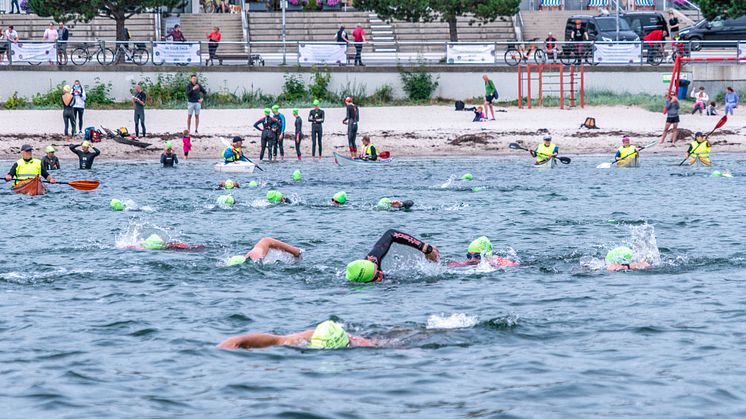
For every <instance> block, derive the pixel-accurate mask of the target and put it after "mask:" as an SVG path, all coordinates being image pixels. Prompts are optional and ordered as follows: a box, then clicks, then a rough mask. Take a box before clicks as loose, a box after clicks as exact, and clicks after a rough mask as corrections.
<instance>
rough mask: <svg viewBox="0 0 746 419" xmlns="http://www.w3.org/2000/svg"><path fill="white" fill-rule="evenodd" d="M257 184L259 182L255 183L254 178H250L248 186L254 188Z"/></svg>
mask: <svg viewBox="0 0 746 419" xmlns="http://www.w3.org/2000/svg"><path fill="white" fill-rule="evenodd" d="M257 186H259V184H258V183H256V181H255V180H252V181H251V182H249V188H256V187H257Z"/></svg>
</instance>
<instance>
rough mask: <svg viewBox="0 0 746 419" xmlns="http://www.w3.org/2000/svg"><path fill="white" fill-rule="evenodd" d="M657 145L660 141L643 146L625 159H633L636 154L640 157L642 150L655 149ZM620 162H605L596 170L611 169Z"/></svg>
mask: <svg viewBox="0 0 746 419" xmlns="http://www.w3.org/2000/svg"><path fill="white" fill-rule="evenodd" d="M656 144H658V140H655V141H653V142H652V143H649V144H645V145H644V146H642V147H640V148H638V149H637V151H635V152H634V153H632V154H631V155H629V156H627V157H625V159H626V158H628V157H631V156H633V155H635V154H637V155H639V154H640V152H641V151H642V150H645V149H646V148H650V147H653V146H654V145H656ZM619 162H620V160H614V161H613V162H611V163H609V162H604V163H601V164H599V165H598V166H596V169H611V165H612V164H616V163H619Z"/></svg>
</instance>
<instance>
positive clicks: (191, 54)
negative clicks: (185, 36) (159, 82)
mask: <svg viewBox="0 0 746 419" xmlns="http://www.w3.org/2000/svg"><path fill="white" fill-rule="evenodd" d="M201 62H202V58H201V56H200V51H199V42H194V43H190V42H174V43H171V42H169V43H159V42H155V43H153V64H155V65H160V64H163V63H167V64H182V65H184V64H199V63H201Z"/></svg>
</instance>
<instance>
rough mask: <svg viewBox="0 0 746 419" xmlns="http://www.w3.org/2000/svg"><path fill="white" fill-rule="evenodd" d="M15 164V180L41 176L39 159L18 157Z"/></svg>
mask: <svg viewBox="0 0 746 419" xmlns="http://www.w3.org/2000/svg"><path fill="white" fill-rule="evenodd" d="M16 165H17V166H16V176H15V180H16V181H19V180H26V179H33V178H35V177H37V176H41V160H39V159H31V160H29V161H26V160H24V159H19V160H18V161H16ZM15 183H18V182H15Z"/></svg>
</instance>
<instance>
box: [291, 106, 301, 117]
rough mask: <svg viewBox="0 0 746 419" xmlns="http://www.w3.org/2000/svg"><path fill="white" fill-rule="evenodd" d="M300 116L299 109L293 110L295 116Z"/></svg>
mask: <svg viewBox="0 0 746 419" xmlns="http://www.w3.org/2000/svg"><path fill="white" fill-rule="evenodd" d="M299 114H300V109H298V108H293V115H296V116H298V115H299Z"/></svg>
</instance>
